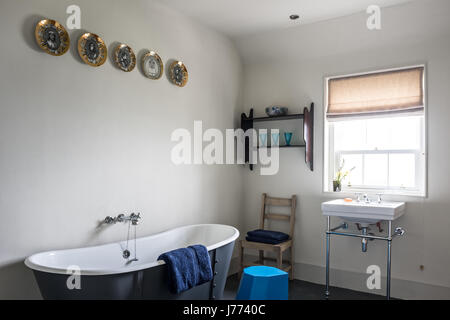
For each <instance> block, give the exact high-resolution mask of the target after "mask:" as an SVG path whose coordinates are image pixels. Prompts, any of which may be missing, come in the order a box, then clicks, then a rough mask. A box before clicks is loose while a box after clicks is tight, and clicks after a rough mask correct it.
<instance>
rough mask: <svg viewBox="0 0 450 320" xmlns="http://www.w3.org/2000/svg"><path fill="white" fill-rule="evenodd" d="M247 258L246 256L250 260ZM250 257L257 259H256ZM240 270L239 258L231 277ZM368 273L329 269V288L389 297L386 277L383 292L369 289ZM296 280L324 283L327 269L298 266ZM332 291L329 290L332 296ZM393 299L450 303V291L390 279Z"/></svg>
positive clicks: (230, 272)
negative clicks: (446, 301)
mask: <svg viewBox="0 0 450 320" xmlns="http://www.w3.org/2000/svg"><path fill="white" fill-rule="evenodd" d="M247 257H248V256H246V259H247ZM250 258H251V259H252V260H257V257H256V256H253V257H251V256H250ZM238 271H239V259H238V258H237V257H235V258H232V259H231V263H230V268H229V274H230V275H231V274H234V273H237V272H238ZM368 276H369V275H368V274H365V273H357V272H353V271H345V270H337V269H333V268H331V269H330V285H331V286H332V287H333V286H334V287H339V288H345V289H351V290H356V291H362V292H368V293H373V294H378V295H385V294H386V277H383V276H382V277H381V289H379V290H378V289H373V290H370V289H368V288H367V286H366V281H367V278H368ZM294 278H295V279H298V280H303V281H308V282H312V283H317V284H325V267H322V266H315V265H311V264H305V263H296V264H295V267H294ZM332 294H333V288H331V289H330V295H332ZM391 296H392V297H393V298H399V299H407V300H450V288H448V287H443V286H436V285H431V284H426V283H420V282H415V281H409V280H401V279H395V278H392V279H391Z"/></svg>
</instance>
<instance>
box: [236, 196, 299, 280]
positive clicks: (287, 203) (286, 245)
mask: <svg viewBox="0 0 450 320" xmlns="http://www.w3.org/2000/svg"><path fill="white" fill-rule="evenodd" d="M296 202H297V197H296V196H295V195H293V196H292V197H291V198H287V199H286V198H274V197H268V196H267V194H265V193H263V195H262V207H261V221H260V225H259V228H260V229H264V224H265V223H264V222H265V220H266V219H267V220H281V221H289V223H290V231H289V239H288V240H287V241H285V242H282V243H279V244H267V243H260V242H252V241H247V240H241V241H240V250H239V255H240V257H239V258H240V272H239V275H241V274H242V270H243V269H244V267H248V266H258V265H264V261H266V260H268V261H270V260H272V261H276V267H277V268H278V269H281V270H284V271H286V272H289V279H291V280H293V279H294V263H295V262H294V223H295V208H296ZM269 206H276V207H290V215H287V214H281V213H268V212H266V207H269ZM245 248H248V249H256V250H259V261H257V262H254V263H245V262H244V249H245ZM287 249H289V250H290V254H291V257H290V260H289V262H287V265H285V266H283V252H284V251H286V250H287ZM264 251H269V252H274V253H275V254H276V259H273V258H265V257H264Z"/></svg>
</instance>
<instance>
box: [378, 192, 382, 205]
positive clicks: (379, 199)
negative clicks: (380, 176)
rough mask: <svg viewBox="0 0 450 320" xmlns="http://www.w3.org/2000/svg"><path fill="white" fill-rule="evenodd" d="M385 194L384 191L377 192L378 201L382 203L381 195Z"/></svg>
mask: <svg viewBox="0 0 450 320" xmlns="http://www.w3.org/2000/svg"><path fill="white" fill-rule="evenodd" d="M382 195H383V194H382V193H377V196H378V203H381V196H382Z"/></svg>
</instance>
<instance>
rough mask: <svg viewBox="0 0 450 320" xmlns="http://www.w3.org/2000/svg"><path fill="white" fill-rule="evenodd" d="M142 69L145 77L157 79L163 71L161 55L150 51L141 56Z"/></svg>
mask: <svg viewBox="0 0 450 320" xmlns="http://www.w3.org/2000/svg"><path fill="white" fill-rule="evenodd" d="M142 70H143V71H144V74H145V76H146V77H147V78H150V79H153V80H158V79H159V78H161V76H162V75H163V72H164V65H163V62H162V60H161V57H160V56H159V55H158V54H157V53H156V52H155V51H150V52H148V53H146V54H145V55H144V56H143V57H142Z"/></svg>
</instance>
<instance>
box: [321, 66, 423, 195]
mask: <svg viewBox="0 0 450 320" xmlns="http://www.w3.org/2000/svg"><path fill="white" fill-rule="evenodd" d="M423 74H424V67H423V66H419V67H414V68H404V69H398V70H390V71H382V72H374V73H369V74H364V75H356V76H346V77H336V78H328V79H326V80H327V81H326V84H327V85H326V90H327V95H326V96H327V99H326V100H327V103H326V106H327V109H326V112H325V144H324V145H325V150H324V151H325V152H324V154H325V162H324V172H325V174H324V179H325V181H324V191H334V189H335V188H336V183H333V181H335V180H340V190H341V191H346V192H357V191H367V192H371V191H372V192H380V193H387V194H406V195H419V196H424V195H425V186H426V170H425V168H426V157H425V110H424V108H425V106H424V84H423V81H424V75H423ZM339 173H341V176H342V174H343V175H344V177H343V178H342V179H337V178H338V177H339ZM346 173H348V174H346Z"/></svg>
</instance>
